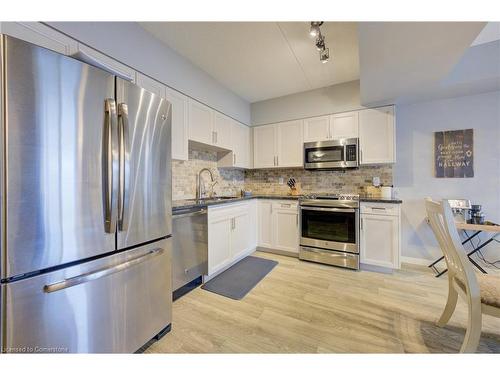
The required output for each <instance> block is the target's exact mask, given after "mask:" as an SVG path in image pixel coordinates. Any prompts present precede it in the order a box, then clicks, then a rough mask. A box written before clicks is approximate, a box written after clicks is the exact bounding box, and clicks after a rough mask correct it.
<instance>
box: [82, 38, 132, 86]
mask: <svg viewBox="0 0 500 375" xmlns="http://www.w3.org/2000/svg"><path fill="white" fill-rule="evenodd" d="M72 56H73V57H74V58H76V59H78V60H80V61H83V62H85V63H87V64H90V65H93V66H96V67H98V68H100V69H103V70H106V71H107V72H109V73H111V74H114V75H116V76H118V77H120V78H123V79H124V80H126V81H129V82H132V83H135V75H136V72H135V70H134V69H132V68H130V67H128V66H127V65H125V64H122V63H121V62H118V61H116V60H115V59H112V58H111V57H108V56H106V55H105V54H103V53H101V52H99V51H97V50H95V49H93V48H90V47H88V46H86V45H84V44H82V43H78V50H77V51H76V52H75V53H73V54H72Z"/></svg>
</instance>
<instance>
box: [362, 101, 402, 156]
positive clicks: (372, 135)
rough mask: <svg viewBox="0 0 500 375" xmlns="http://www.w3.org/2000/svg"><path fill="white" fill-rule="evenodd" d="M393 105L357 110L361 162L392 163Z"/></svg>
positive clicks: (393, 153)
mask: <svg viewBox="0 0 500 375" xmlns="http://www.w3.org/2000/svg"><path fill="white" fill-rule="evenodd" d="M394 142H395V125H394V107H393V106H388V107H381V108H373V109H365V110H362V111H360V112H359V146H360V159H361V160H360V162H361V164H383V163H394V162H395V161H396V155H395V147H394Z"/></svg>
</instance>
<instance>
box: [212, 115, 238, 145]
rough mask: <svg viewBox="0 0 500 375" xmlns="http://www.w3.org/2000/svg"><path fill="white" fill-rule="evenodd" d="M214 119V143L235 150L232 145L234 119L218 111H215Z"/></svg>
mask: <svg viewBox="0 0 500 375" xmlns="http://www.w3.org/2000/svg"><path fill="white" fill-rule="evenodd" d="M214 119H215V120H214V121H215V122H214V145H215V146H218V147H222V148H225V149H227V150H233V147H232V145H231V130H232V127H233V124H234V120H233V119H231V118H230V117H228V116H226V115H223V114H222V113H220V112H217V111H214Z"/></svg>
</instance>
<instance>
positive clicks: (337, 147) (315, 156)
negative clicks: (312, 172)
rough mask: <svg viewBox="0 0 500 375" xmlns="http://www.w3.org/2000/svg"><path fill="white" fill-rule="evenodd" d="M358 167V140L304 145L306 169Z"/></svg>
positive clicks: (344, 139) (349, 139) (346, 139)
mask: <svg viewBox="0 0 500 375" xmlns="http://www.w3.org/2000/svg"><path fill="white" fill-rule="evenodd" d="M358 167H359V156H358V138H343V139H338V140H334V141H323V142H307V143H304V169H345V168H358Z"/></svg>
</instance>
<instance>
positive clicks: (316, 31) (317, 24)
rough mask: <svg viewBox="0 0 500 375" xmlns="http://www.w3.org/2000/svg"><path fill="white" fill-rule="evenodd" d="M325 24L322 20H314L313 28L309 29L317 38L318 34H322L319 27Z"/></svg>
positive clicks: (310, 33)
mask: <svg viewBox="0 0 500 375" xmlns="http://www.w3.org/2000/svg"><path fill="white" fill-rule="evenodd" d="M321 25H323V22H322V21H313V22H311V28H310V29H309V35H310V36H311V37H313V38H316V37H317V36H318V35H320V34H321V30H320V29H319V27H320V26H321Z"/></svg>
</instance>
